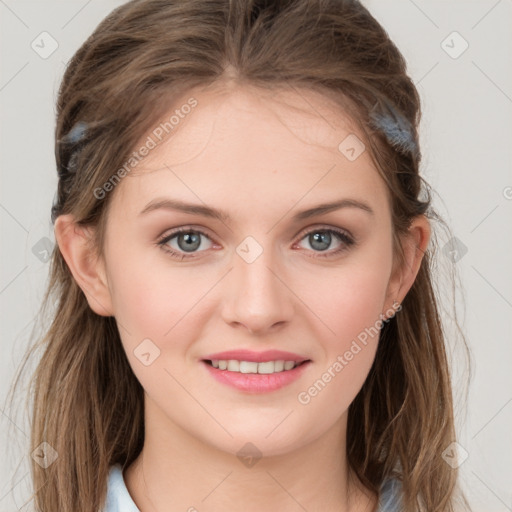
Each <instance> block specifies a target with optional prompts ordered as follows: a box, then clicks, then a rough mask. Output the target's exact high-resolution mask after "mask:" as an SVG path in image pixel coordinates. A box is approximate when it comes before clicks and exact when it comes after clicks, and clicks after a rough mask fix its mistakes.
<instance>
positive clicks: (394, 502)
mask: <svg viewBox="0 0 512 512" xmlns="http://www.w3.org/2000/svg"><path fill="white" fill-rule="evenodd" d="M401 510H402V483H401V482H400V480H398V479H397V478H387V479H386V480H384V482H383V483H382V485H381V487H380V493H379V509H378V512H401Z"/></svg>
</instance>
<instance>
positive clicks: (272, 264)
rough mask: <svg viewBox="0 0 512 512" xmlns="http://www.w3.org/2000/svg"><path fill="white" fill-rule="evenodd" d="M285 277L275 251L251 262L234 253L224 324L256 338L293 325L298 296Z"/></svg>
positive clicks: (227, 287)
mask: <svg viewBox="0 0 512 512" xmlns="http://www.w3.org/2000/svg"><path fill="white" fill-rule="evenodd" d="M285 274H286V272H285V271H283V270H282V265H279V264H278V263H277V261H276V258H275V257H274V255H273V253H272V251H271V250H266V249H265V250H263V252H262V253H261V254H260V255H259V256H258V257H257V258H256V260H254V261H252V262H251V263H249V262H247V261H246V260H244V259H243V258H242V257H240V256H239V254H238V253H234V255H233V269H232V271H231V272H230V273H229V276H228V277H227V282H226V283H225V286H226V289H225V297H226V300H225V301H224V302H223V309H222V317H223V319H224V321H225V322H226V323H228V324H229V325H231V326H232V327H236V328H243V329H246V330H247V331H248V332H249V333H251V334H255V335H264V334H265V333H268V332H273V331H274V330H275V329H277V328H278V327H279V326H281V327H283V326H284V325H286V324H287V323H289V322H290V320H291V318H292V315H293V313H294V306H293V298H294V294H293V292H292V291H291V290H290V288H289V287H288V286H289V285H288V286H287V284H286V282H287V279H286V275H285Z"/></svg>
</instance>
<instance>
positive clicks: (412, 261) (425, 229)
mask: <svg viewBox="0 0 512 512" xmlns="http://www.w3.org/2000/svg"><path fill="white" fill-rule="evenodd" d="M430 234H431V230H430V222H429V221H428V219H427V218H426V217H425V215H418V216H417V217H415V218H414V219H413V221H412V223H411V225H410V227H409V230H408V233H407V234H406V235H405V236H404V237H403V238H402V240H401V242H402V248H403V253H404V261H403V264H402V265H399V263H398V262H396V263H395V265H393V272H392V275H391V277H390V279H389V283H388V288H387V291H386V301H385V307H384V311H383V314H384V312H385V311H386V310H389V309H391V308H392V305H393V303H395V305H396V303H397V302H398V303H400V304H401V303H402V301H403V299H404V298H405V296H406V295H407V292H408V291H409V290H410V288H411V287H412V285H413V284H414V280H415V279H416V276H417V274H418V271H419V269H420V265H421V261H422V259H423V255H424V254H425V251H426V249H427V246H428V242H429V240H430Z"/></svg>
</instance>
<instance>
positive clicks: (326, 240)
mask: <svg viewBox="0 0 512 512" xmlns="http://www.w3.org/2000/svg"><path fill="white" fill-rule="evenodd" d="M312 237H313V241H312V242H311V247H314V248H315V249H317V250H319V251H325V250H326V249H328V247H329V245H330V243H331V234H330V233H328V232H327V231H319V232H317V233H314V234H313V235H312Z"/></svg>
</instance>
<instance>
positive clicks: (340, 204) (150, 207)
mask: <svg viewBox="0 0 512 512" xmlns="http://www.w3.org/2000/svg"><path fill="white" fill-rule="evenodd" d="M342 208H358V209H360V210H362V211H365V212H367V213H368V214H370V215H374V211H373V210H372V208H371V207H370V205H368V204H367V203H364V202H363V201H359V200H356V199H349V198H346V199H340V200H338V201H334V202H331V203H322V204H319V205H318V206H315V207H313V208H309V209H307V210H302V211H300V212H298V213H296V214H295V215H294V216H293V217H292V220H293V221H294V222H297V221H301V220H305V219H309V218H311V217H316V216H318V215H322V214H325V213H329V212H332V211H335V210H340V209H342ZM160 209H165V210H173V211H180V212H184V213H190V214H192V215H202V216H203V217H210V218H212V219H218V220H220V221H222V222H226V221H230V220H231V216H230V215H229V214H228V213H227V212H224V211H222V210H216V209H215V208H210V207H209V206H205V205H200V204H192V203H186V202H184V201H180V200H177V199H170V198H157V199H154V200H153V201H151V202H149V203H148V204H147V205H146V206H145V207H144V209H143V210H142V211H141V212H140V213H139V215H144V214H146V213H149V212H151V211H154V210H160Z"/></svg>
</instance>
